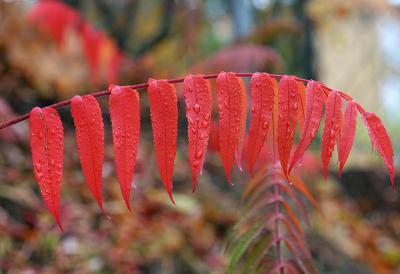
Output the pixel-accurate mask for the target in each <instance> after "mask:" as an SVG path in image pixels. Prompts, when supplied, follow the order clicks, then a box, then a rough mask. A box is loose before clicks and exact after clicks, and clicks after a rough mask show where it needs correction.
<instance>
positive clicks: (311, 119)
mask: <svg viewBox="0 0 400 274" xmlns="http://www.w3.org/2000/svg"><path fill="white" fill-rule="evenodd" d="M306 100H307V102H306V104H305V105H306V110H305V120H304V126H303V131H302V133H301V136H300V140H299V143H298V144H297V148H296V150H295V152H294V153H293V156H292V159H291V162H290V166H289V172H290V171H291V170H292V169H293V168H294V167H295V166H296V165H297V163H298V162H299V161H300V159H301V158H302V157H303V155H304V152H305V151H306V150H307V148H308V147H309V145H310V144H311V143H312V141H313V140H314V137H315V135H316V134H317V132H318V128H319V125H320V123H321V118H322V113H323V111H324V106H325V102H324V94H323V88H322V86H321V85H320V83H318V82H315V81H310V82H309V83H308V84H307V95H306Z"/></svg>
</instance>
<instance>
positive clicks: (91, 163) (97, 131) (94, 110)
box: [71, 95, 104, 210]
mask: <svg viewBox="0 0 400 274" xmlns="http://www.w3.org/2000/svg"><path fill="white" fill-rule="evenodd" d="M71 113H72V118H73V119H74V124H75V128H76V144H77V145H78V151H79V158H80V160H81V165H82V170H83V175H84V176H85V178H86V182H87V183H88V185H89V189H90V191H91V192H92V194H93V196H94V197H95V199H96V201H97V203H98V205H99V207H100V208H101V209H102V210H103V204H102V195H101V184H102V183H101V181H102V179H101V177H102V170H103V159H104V126H103V118H102V116H101V110H100V106H99V103H98V102H97V100H96V99H95V98H94V97H93V96H91V95H86V96H82V97H81V96H75V97H74V98H73V99H72V102H71Z"/></svg>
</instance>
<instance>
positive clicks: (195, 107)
mask: <svg viewBox="0 0 400 274" xmlns="http://www.w3.org/2000/svg"><path fill="white" fill-rule="evenodd" d="M193 110H194V112H196V113H199V112H200V105H199V104H198V103H196V104H194V106H193Z"/></svg>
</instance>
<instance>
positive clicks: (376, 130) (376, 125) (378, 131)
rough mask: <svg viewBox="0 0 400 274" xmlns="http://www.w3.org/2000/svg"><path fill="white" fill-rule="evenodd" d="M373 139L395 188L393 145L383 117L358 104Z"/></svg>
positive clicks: (374, 146)
mask: <svg viewBox="0 0 400 274" xmlns="http://www.w3.org/2000/svg"><path fill="white" fill-rule="evenodd" d="M357 107H358V109H359V110H360V112H361V114H362V117H363V121H364V124H365V126H366V127H367V130H368V134H369V137H370V139H371V144H372V148H376V149H377V150H378V152H379V154H380V155H381V157H382V159H383V161H384V162H385V165H386V168H387V169H388V172H389V176H390V182H391V184H392V187H393V188H394V167H393V146H392V142H391V141H390V137H389V135H388V133H387V131H386V129H385V127H384V126H383V123H382V121H381V119H380V118H379V117H378V116H377V115H376V114H375V113H372V112H367V111H364V110H363V109H362V107H359V105H357Z"/></svg>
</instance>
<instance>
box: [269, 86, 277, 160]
mask: <svg viewBox="0 0 400 274" xmlns="http://www.w3.org/2000/svg"><path fill="white" fill-rule="evenodd" d="M272 83H273V84H274V111H273V113H272V126H271V129H272V130H271V136H270V138H269V140H270V142H269V143H270V147H271V150H272V161H273V163H274V165H275V163H276V162H277V161H278V148H277V143H278V142H277V139H278V138H277V135H278V118H279V109H278V97H279V96H278V94H279V88H278V82H277V81H276V79H275V78H273V79H272ZM267 141H268V139H267ZM267 143H268V142H267Z"/></svg>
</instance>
